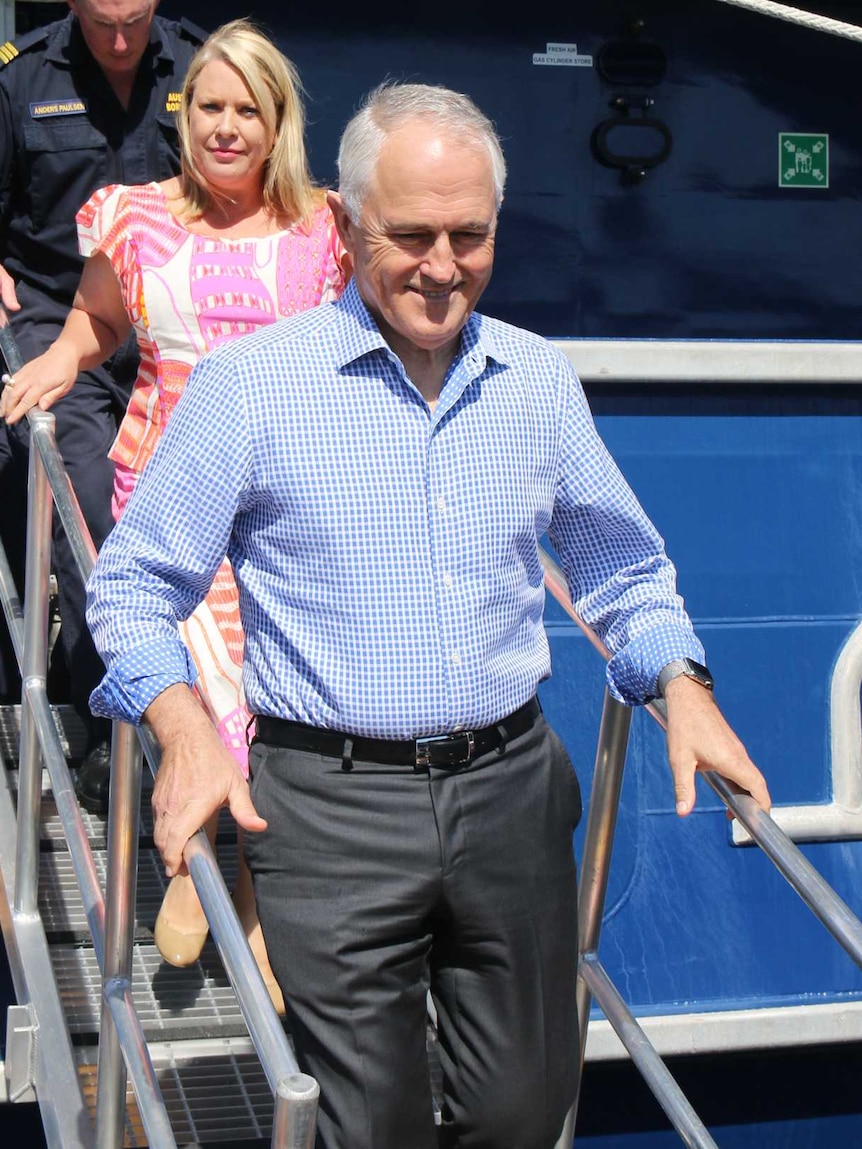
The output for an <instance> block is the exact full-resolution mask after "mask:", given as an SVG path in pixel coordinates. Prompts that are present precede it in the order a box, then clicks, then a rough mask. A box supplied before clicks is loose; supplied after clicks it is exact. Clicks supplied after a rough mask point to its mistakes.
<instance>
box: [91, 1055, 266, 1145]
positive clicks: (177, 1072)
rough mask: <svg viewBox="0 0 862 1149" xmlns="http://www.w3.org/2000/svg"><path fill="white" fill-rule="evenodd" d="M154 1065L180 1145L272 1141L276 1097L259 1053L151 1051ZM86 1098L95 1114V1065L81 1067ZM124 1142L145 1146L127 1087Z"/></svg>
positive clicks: (92, 1112)
mask: <svg viewBox="0 0 862 1149" xmlns="http://www.w3.org/2000/svg"><path fill="white" fill-rule="evenodd" d="M153 1068H154V1070H155V1073H156V1077H157V1079H158V1081H159V1086H160V1088H161V1091H162V1096H163V1097H164V1101H165V1106H166V1109H167V1112H168V1116H169V1118H170V1121H171V1126H172V1128H173V1131H174V1136H175V1137H176V1139H177V1144H178V1146H191V1145H202V1144H204V1143H206V1144H210V1143H217V1142H219V1141H231V1142H234V1143H235V1142H236V1141H237V1139H239V1138H241V1139H243V1140H247V1141H248V1144H249V1145H254V1144H257V1143H259V1142H261V1141H262V1140H265V1141H266V1142H267V1143H270V1142H271V1139H272V1116H273V1107H274V1101H273V1096H272V1092H271V1090H270V1088H269V1083H268V1082H267V1080H266V1075H265V1074H264V1072H263V1068H262V1067H261V1064H260V1061H259V1060H258V1058H257V1055H256V1054H254V1053H253V1052H252V1053H246V1052H233V1051H231V1050H230V1049H229V1048H228V1050H227V1051H226V1052H224V1053H222V1054H218V1055H211V1054H209V1055H208V1054H202V1055H197V1056H195V1057H193V1058H191V1059H189V1060H184V1059H180V1058H177V1057H175V1056H173V1055H172V1053H171V1052H168V1051H164V1052H162V1053H161V1055H160V1054H159V1052H158V1051H156V1052H154V1056H153ZM80 1074H81V1079H82V1085H83V1086H84V1097H85V1101H86V1102H87V1105H88V1107H89V1108H90V1111H91V1115H92V1116H93V1117H95V1104H96V1067H95V1065H82V1066H81V1067H80ZM126 1102H127V1104H126V1131H125V1132H126V1136H125V1141H124V1145H125V1146H128V1147H130V1149H134V1147H137V1146H145V1145H146V1144H147V1141H146V1137H145V1135H144V1131H143V1123H142V1121H141V1118H140V1114H139V1113H138V1110H137V1106H136V1104H135V1100H134V1096H133V1094H132V1092H131V1089H129V1091H128V1093H127V1098H126Z"/></svg>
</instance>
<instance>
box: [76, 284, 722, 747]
mask: <svg viewBox="0 0 862 1149" xmlns="http://www.w3.org/2000/svg"><path fill="white" fill-rule="evenodd" d="M546 533H547V535H548V537H549V538H550V540H551V541H552V543H553V545H554V548H555V550H556V552H557V554H558V556H559V557H560V560H561V563H562V566H563V569H564V571H565V574H566V577H567V579H568V582H569V587H570V589H571V592H572V597H573V600H574V603H575V606H576V609H577V610H578V612H579V614H580V615H581V617H582V618H583V619H585V621H587V622H588V623H590V624H591V625H592V626H593V628H594V629H595V630H596V631H597V632H598V634H599V635H600V637H601V638H602V639H603V640H604V642H605V643H606V644H607V645H608V647H610V649H611V650H612V651H613V652H614V657H613V658H612V659H611V661H610V663H609V664H608V681H609V684H610V687H611V690H612V691H613V693H614V694H615V695H616V696H617V697H618V698H620V699H622V700H624V701H626V702H629V703H637V702H641V701H643V700H644V699H645V698H647V697H650V696H651V695H652V694H653V693H654V690H655V682H656V677H657V675H658V673H659V671H660V670H661V669H662V667H663V666H665V664H666V663H667V662H669V661H670V660H671V659H673V658H679V657H684V656H688V657H692V658H695V659H699V660H702V659H703V650H702V647H701V645H700V643H699V642H698V640H697V638H696V637H695V635H694V633H693V630H692V626H691V622H690V620H689V618H688V616H687V614H686V613H685V610H684V608H683V604H682V601H681V599H680V598H679V597H678V595H677V593H676V590H675V583H676V576H675V571H674V568H673V566H672V565H671V563H670V561H669V560H668V558H667V556H666V554H665V551H664V545H663V542H662V540H661V538H660V537H659V535H658V533H657V532H656V530H655V528H654V527H653V526H652V524H651V523H650V521H649V520H648V519H647V517H646V515H645V514H644V512H643V510H642V509H641V507H640V505H639V504H638V502H637V500H636V499H635V496H634V495H633V493H632V491H631V490H630V488H629V487H628V485H627V484H626V482H625V480H624V479H623V478H622V476H621V474H620V472H619V470H618V469H617V467H616V465H615V464H614V462H613V460H612V459H611V458H610V456H609V454H608V452H607V450H606V448H605V447H604V445H603V443H602V442H601V440H600V438H599V436H598V434H597V432H596V429H595V426H594V424H593V420H592V418H591V415H590V412H589V409H588V406H587V402H586V399H585V397H584V393H583V391H582V388H581V386H580V384H579V382H578V379H577V377H576V375H575V373H574V371H573V370H572V368H571V366H570V365H569V363H568V362H567V360H566V359H565V357H564V356H563V355H562V354H560V353H559V352H558V351H557V350H556V349H555V348H554V347H553V346H552V345H551V344H550V343H548V342H547V341H546V340H545V339H542V338H540V337H539V336H537V335H534V334H531V333H529V332H525V331H522V330H519V329H517V328H514V327H512V326H509V325H508V324H505V323H501V322H499V321H497V320H494V319H489V318H488V317H486V316H482V315H479V314H474V315H473V316H472V317H471V318H470V320H469V321H468V323H467V324H466V326H465V328H464V330H463V332H462V337H461V350H460V354H459V355H458V356H457V358H456V359H455V361H454V362H453V363H452V365H451V367H450V369H449V372H448V374H447V377H446V380H445V383H444V385H443V389H442V392H441V395H440V399H439V402H438V404H437V406H436V409H435V410H434V411H433V412H432V411H431V410H430V409H429V407H428V405H427V403H426V402H425V400H424V399H423V398H422V396H421V395H420V394H419V392H418V391H417V389H416V388H415V387H414V386H413V384H412V383H411V382H410V380H409V378H408V377H407V375H406V374H405V371H404V369H403V366H402V364H401V362H400V360H399V359H398V358H397V356H396V355H395V354H394V353H393V352H392V350H391V349H390V348H389V346H388V345H387V344H386V342H385V341H384V339H383V338H382V336H381V335H380V333H379V331H378V329H377V326H376V324H375V322H374V320H373V319H372V317H371V316H370V314H369V312H368V311H367V309H366V308H365V306H364V304H363V303H362V300H361V299H360V297H359V294H358V292H357V290H356V286H355V283H353V284H351V285H350V286H349V287H348V289H347V291H346V292H345V294H344V295H343V296H342V298H341V300H340V301H339V302H337V303H333V304H326V305H324V306H322V307H318V308H315V309H313V310H311V311H307V312H304V313H302V314H301V315H297V316H294V317H292V318H289V319H285V320H283V321H281V322H279V323H276V324H273V325H271V326H269V327H266V328H263V329H261V330H260V331H259V332H256V333H255V334H253V335H249V336H245V337H243V338H242V339H239V340H236V341H233V342H231V343H229V344H226V345H225V346H223V347H222V348H220V349H218V350H216V351H214V352H212V353H211V354H209V355H207V356H205V357H204V358H203V359H202V360H201V362H200V363H199V365H198V366H197V367H196V368H195V369H194V371H193V373H192V375H191V378H190V379H189V381H188V384H187V386H186V390H185V393H184V394H183V396H182V398H181V400H180V402H179V404H178V405H177V408H176V410H175V412H174V414H173V416H172V418H171V421H170V424H169V426H168V428H167V430H166V431H165V434H164V436H163V438H162V441H161V443H160V444H159V447H158V449H157V451H156V453H155V455H154V457H153V459H152V460H151V462H150V463H149V465H148V467H147V469H146V471H145V473H144V475H143V477H142V479H141V481H140V483H139V485H138V488H137V490H136V491H135V493H134V495H133V497H132V498H131V500H130V502H129V504H128V506H127V508H126V511H125V513H124V514H123V517H122V519H121V520H120V522H119V523H118V524H117V526H116V527H115V528H114V530H113V531H112V533H111V534H110V536H109V537H108V539H107V541H106V543H105V544H104V546H103V548H102V551H101V554H100V556H99V559H98V562H97V564H96V568H95V570H94V572H93V574H92V576H91V579H90V582H89V584H88V590H89V602H88V619H89V622H90V626H91V628H92V631H93V634H94V637H95V640H96V645H97V647H98V649H99V651H100V653H101V655H102V657H103V658H104V660H105V664H106V667H107V674H106V676H105V678H104V680H103V681H102V683H101V684H100V686H99V687H98V689H97V690H96V691H94V693H93V695H92V698H91V705H92V709H93V711H94V713H96V714H101V715H105V716H108V717H113V718H119V719H123V720H125V721H128V722H135V723H136V722H138V721H140V718H141V715H142V713H143V712H144V710H145V709H146V708H147V706H148V705H149V704H150V702H152V701H153V699H154V698H155V697H156V696H157V695H158V694H160V693H161V692H162V691H163V690H165V689H166V688H167V687H168V686H170V685H172V684H174V683H178V682H185V683H189V684H191V683H192V682H193V681H194V678H195V671H194V666H193V664H192V662H191V659H190V657H189V655H188V653H187V651H186V649H185V647H184V645H183V643H182V641H181V640H180V638H179V636H178V633H177V626H176V623H177V619H183V618H186V617H187V616H188V615H189V614H190V613H191V612H192V610H193V609H194V607H195V605H196V604H197V603H198V602H199V600H200V599H201V598H202V597H203V596H204V594H205V593H206V591H207V589H208V587H209V584H210V581H211V579H212V577H213V574H214V573H215V570H216V568H217V567H218V565H219V562H220V561H221V560H222V558H223V556H224V555H225V553H227V554H228V556H229V557H230V560H231V562H232V564H233V568H234V571H235V573H236V579H237V583H238V585H239V590H240V607H241V612H242V618H243V623H244V627H245V632H246V652H245V664H244V682H245V689H246V695H247V700H248V704H249V708H250V709H251V711H252V712H253V713H257V714H268V715H275V716H277V717H283V718H290V719H294V720H297V721H300V722H305V723H309V724H311V725H314V726H323V727H329V728H333V729H338V730H344V731H348V732H351V733H354V734H357V735H366V736H370V737H380V738H409V737H414V736H420V735H425V734H438V733H442V732H445V731H452V730H457V729H459V728H460V729H465V728H468V729H469V728H478V727H482V726H487V725H489V724H491V723H493V722H496V721H498V720H499V719H500V718H502V717H504V716H505V715H507V714H509V713H510V712H511V711H513V710H515V709H517V708H518V707H519V706H520V705H522V704H523V703H524V702H525V701H527V700H528V699H529V698H530V697H531V696H532V695H533V694H534V692H535V690H536V687H537V685H538V683H539V682H540V681H541V680H542V679H544V678H546V677H547V676H548V674H549V673H550V669H551V667H550V652H549V648H548V641H547V637H546V635H545V631H544V627H543V624H542V610H543V603H544V586H543V572H542V567H541V564H540V561H539V553H538V549H539V545H540V540H541V539H542V537H543V536H544V535H545V534H546Z"/></svg>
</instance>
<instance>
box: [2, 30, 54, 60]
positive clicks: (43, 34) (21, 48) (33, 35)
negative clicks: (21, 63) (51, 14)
mask: <svg viewBox="0 0 862 1149" xmlns="http://www.w3.org/2000/svg"><path fill="white" fill-rule="evenodd" d="M47 39H48V30H47V28H34V29H33V31H32V32H26V33H25V34H24V35H23V36H19V37H18V39H17V40H7V41H6V43H5V44H0V68H5V67H6V65H7V64H11V63H12V61H13V60H14V59H15V58H16V57H17V56H20V55H21V53H22V52H26V51H28V49H30V48H33V47H35V46H36V45H37V44H44V43H45V41H46V40H47Z"/></svg>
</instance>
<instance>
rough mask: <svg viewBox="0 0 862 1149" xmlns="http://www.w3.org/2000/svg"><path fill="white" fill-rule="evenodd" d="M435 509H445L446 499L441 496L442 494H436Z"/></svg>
mask: <svg viewBox="0 0 862 1149" xmlns="http://www.w3.org/2000/svg"><path fill="white" fill-rule="evenodd" d="M437 510H438V511H445V510H446V500H445V499H444V498H443V496H442V495H438V496H437Z"/></svg>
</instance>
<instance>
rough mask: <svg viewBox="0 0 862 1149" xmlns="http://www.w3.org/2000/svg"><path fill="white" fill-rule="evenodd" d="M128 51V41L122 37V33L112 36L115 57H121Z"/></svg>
mask: <svg viewBox="0 0 862 1149" xmlns="http://www.w3.org/2000/svg"><path fill="white" fill-rule="evenodd" d="M128 50H129V41H128V40H127V39H126V37H125V36H124V35H123V33H122V32H117V33H115V35H114V51H115V52H116V53H117V55H118V56H119V55H122V54H123V53H124V52H128Z"/></svg>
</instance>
